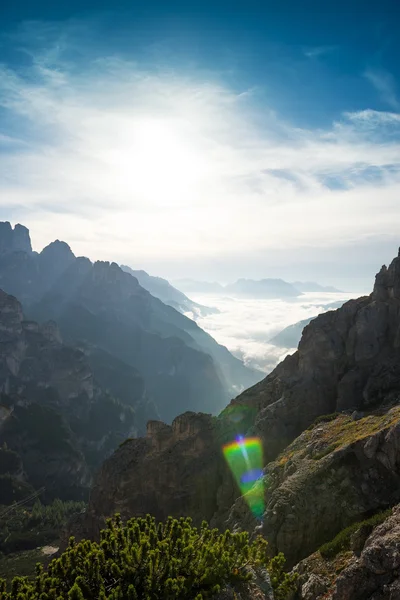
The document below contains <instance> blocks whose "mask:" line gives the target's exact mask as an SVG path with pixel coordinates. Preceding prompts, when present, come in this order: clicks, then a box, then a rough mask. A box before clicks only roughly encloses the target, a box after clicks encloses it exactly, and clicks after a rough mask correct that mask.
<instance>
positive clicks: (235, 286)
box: [225, 279, 301, 298]
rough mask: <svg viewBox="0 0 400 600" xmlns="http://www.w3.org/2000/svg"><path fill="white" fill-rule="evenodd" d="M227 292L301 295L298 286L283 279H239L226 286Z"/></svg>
mask: <svg viewBox="0 0 400 600" xmlns="http://www.w3.org/2000/svg"><path fill="white" fill-rule="evenodd" d="M225 292H226V293H228V294H233V295H234V296H246V297H249V298H294V297H296V296H301V292H299V291H298V290H297V289H296V288H294V287H293V286H292V285H291V284H290V283H287V282H286V281H283V279H260V280H254V279H238V280H237V281H236V282H235V283H231V284H230V285H227V286H225Z"/></svg>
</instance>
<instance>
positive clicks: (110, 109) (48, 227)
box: [0, 37, 400, 266]
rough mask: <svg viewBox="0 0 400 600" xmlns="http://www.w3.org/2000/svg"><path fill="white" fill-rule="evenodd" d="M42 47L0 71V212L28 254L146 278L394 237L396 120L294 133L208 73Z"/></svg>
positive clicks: (384, 117)
mask: <svg viewBox="0 0 400 600" xmlns="http://www.w3.org/2000/svg"><path fill="white" fill-rule="evenodd" d="M54 44H55V45H57V44H56V42H54ZM74 44H75V46H74V52H75V54H76V53H77V51H76V41H74ZM46 47H47V48H48V49H47V51H46V54H45V55H43V54H37V53H34V54H33V62H32V66H31V67H30V69H29V70H28V71H26V70H15V69H11V68H9V67H7V66H5V65H3V67H2V69H1V71H0V107H2V109H3V112H4V114H5V118H4V128H3V129H4V136H6V137H4V138H1V139H0V148H1V147H2V152H0V198H1V199H0V207H1V205H2V203H4V204H5V205H7V207H10V206H15V207H16V211H15V215H18V219H19V220H22V221H26V223H27V224H28V225H29V226H30V227H31V229H32V232H33V238H34V243H35V244H36V245H37V246H38V247H40V246H42V245H44V244H46V243H48V242H50V241H51V240H52V239H53V238H54V237H59V238H62V237H63V238H65V239H66V240H68V241H70V240H72V241H74V250H75V252H77V253H78V254H86V255H89V256H91V257H95V258H103V259H110V258H111V259H114V260H119V261H121V262H134V264H135V265H139V266H141V265H143V266H145V264H146V261H148V260H152V261H154V260H156V259H157V257H162V258H163V260H167V259H170V260H175V259H177V258H180V257H182V256H185V257H186V258H187V260H188V261H190V260H192V259H193V260H194V259H197V258H199V257H204V259H209V260H213V259H214V257H215V256H216V255H218V256H219V257H220V260H221V261H223V260H224V257H227V259H229V257H230V256H233V255H237V254H238V253H241V254H243V255H245V254H248V253H252V252H257V253H259V254H262V253H271V252H273V251H274V249H277V248H286V247H292V248H296V247H298V246H299V245H308V246H310V245H314V246H315V247H324V246H327V245H333V244H343V243H344V242H346V241H349V240H353V239H355V238H359V237H363V236H364V237H365V236H368V235H379V234H387V235H396V234H398V222H399V219H400V206H399V202H398V199H399V195H400V175H399V165H400V116H399V115H398V114H397V113H395V112H377V111H372V110H365V111H362V112H358V113H349V114H345V115H343V116H342V117H341V118H340V119H339V120H338V121H337V122H336V123H332V126H331V127H330V128H328V129H326V130H321V129H315V130H311V129H299V128H297V127H295V126H293V125H292V124H290V123H287V122H285V121H284V120H283V119H281V118H279V116H278V115H277V113H276V112H274V111H273V110H272V109H273V107H265V106H260V105H259V103H258V94H257V90H252V93H251V94H250V93H249V94H247V93H246V91H247V90H246V89H239V90H234V89H231V88H230V87H228V86H226V85H225V84H224V83H223V82H222V81H219V79H218V77H217V75H214V76H211V75H210V74H209V73H207V74H204V73H203V72H201V71H196V70H192V72H191V74H190V75H187V74H185V73H182V72H180V71H179V72H178V71H174V70H172V69H164V68H160V67H159V66H157V65H156V66H154V67H153V68H152V69H150V68H147V67H146V68H145V67H143V66H141V65H139V64H138V63H137V62H134V61H130V60H127V59H123V58H119V57H116V56H111V57H107V56H104V55H103V56H101V57H98V56H97V57H96V58H94V59H90V60H89V59H88V58H87V57H86V58H85V57H82V55H79V56H80V58H79V62H78V63H76V62H75V63H74V62H73V61H71V60H67V59H66V58H65V53H64V50H63V49H65V48H68V40H66V39H65V37H64V38H63V43H62V46H60V45H58V46H57V48H58V49H57V51H54V52H53V51H51V47H49V46H46ZM60 48H61V49H60ZM389 124H390V128H389V127H388V125H389ZM388 129H390V133H389V132H388ZM9 138H13V139H18V140H20V141H22V144H21V143H19V144H12V146H13V147H12V149H10V143H9ZM363 173H365V174H367V173H368V174H369V176H368V177H363ZM371 173H373V175H374V176H373V177H371ZM332 178H334V180H335V182H337V183H338V185H332ZM13 218H14V215H13V212H12V211H11V212H10V219H11V220H12V219H13Z"/></svg>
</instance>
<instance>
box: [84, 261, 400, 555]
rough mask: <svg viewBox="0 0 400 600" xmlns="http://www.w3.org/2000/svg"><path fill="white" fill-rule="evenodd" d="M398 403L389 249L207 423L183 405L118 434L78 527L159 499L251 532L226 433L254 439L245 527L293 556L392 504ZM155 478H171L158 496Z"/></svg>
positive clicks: (396, 321) (394, 277)
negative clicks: (129, 435) (259, 510)
mask: <svg viewBox="0 0 400 600" xmlns="http://www.w3.org/2000/svg"><path fill="white" fill-rule="evenodd" d="M399 401H400V255H399V257H397V258H395V259H394V260H393V262H392V263H391V265H390V267H389V268H386V267H383V268H382V270H381V272H380V273H379V274H378V275H377V276H376V281H375V286H374V290H373V293H372V294H371V295H370V296H366V297H362V298H359V299H357V300H351V301H349V302H347V303H345V304H344V305H343V306H342V307H341V308H339V309H338V310H336V311H330V312H328V313H325V314H322V315H319V316H318V317H317V318H315V319H314V320H313V321H312V322H311V323H310V324H309V325H308V326H307V327H306V328H305V330H304V332H303V336H302V339H301V342H300V344H299V349H298V351H297V352H296V353H295V354H293V355H292V356H289V357H287V358H286V359H285V360H284V361H283V362H282V363H281V364H280V365H278V367H277V368H276V369H275V370H274V371H273V372H272V373H271V374H270V375H268V377H266V378H265V379H264V380H263V381H261V382H259V383H258V384H256V385H255V386H253V387H252V388H250V389H249V390H246V391H245V392H244V393H243V394H241V395H240V396H238V397H237V398H236V399H235V400H233V401H232V402H231V403H230V404H229V406H228V407H227V408H226V409H225V410H224V411H223V412H222V413H221V415H220V416H219V417H218V419H214V420H213V419H210V417H207V415H196V414H193V413H192V414H189V413H186V414H184V415H181V416H180V417H177V418H176V419H175V420H174V422H173V424H172V426H171V427H170V426H166V425H164V424H162V423H160V422H155V423H150V424H149V428H148V431H147V437H146V438H144V439H137V440H131V441H127V443H126V444H125V445H124V446H123V447H122V448H121V449H119V450H118V451H117V452H116V453H115V454H114V455H113V456H112V457H110V459H108V460H107V461H106V462H105V464H104V465H103V468H102V470H101V471H100V473H99V475H98V477H97V479H96V485H95V487H94V488H93V491H92V494H91V500H90V504H89V511H88V514H87V516H86V517H85V518H84V519H83V522H82V523H81V526H82V527H83V528H86V530H85V531H86V534H88V533H90V532H91V535H95V533H96V528H97V527H98V524H99V523H100V522H101V521H102V519H103V518H104V517H105V516H108V515H109V514H112V512H113V511H114V510H115V508H116V506H118V507H122V512H123V514H130V515H132V514H137V513H139V512H140V511H141V510H143V507H144V506H146V505H147V500H149V502H150V504H149V506H151V510H152V512H153V513H154V514H163V511H164V507H165V506H167V507H168V510H169V511H173V514H180V513H181V512H182V511H184V512H185V514H189V515H190V516H192V517H193V518H194V519H195V520H196V522H199V521H201V520H202V518H205V517H206V518H208V519H209V520H210V521H211V523H212V524H214V525H217V526H220V527H225V526H226V523H227V522H228V523H229V525H230V526H231V527H232V528H237V527H244V528H246V529H249V530H250V531H252V530H254V529H255V527H256V525H257V522H256V521H255V519H254V518H253V516H252V514H251V513H250V512H249V509H248V506H247V503H246V502H245V500H244V499H243V498H241V497H240V492H239V490H238V488H237V487H236V484H235V483H234V481H233V478H232V476H231V474H230V472H229V470H228V468H227V466H226V464H225V462H224V459H223V455H222V452H221V446H222V445H223V444H224V443H226V442H231V441H232V440H233V439H235V437H236V436H237V435H238V434H241V435H245V436H246V435H248V436H256V437H258V438H259V440H260V441H261V442H262V445H263V449H264V461H265V465H266V466H265V469H264V475H263V481H264V483H265V498H264V501H265V511H264V515H263V519H262V526H261V527H258V529H257V531H258V532H260V531H261V532H262V533H263V534H264V535H265V537H267V539H268V540H269V541H270V545H271V548H272V550H273V551H280V550H283V551H284V552H285V553H286V554H287V556H288V558H289V564H294V563H295V562H296V561H297V560H299V559H301V558H303V557H304V556H306V554H308V553H310V552H313V551H315V550H316V549H317V548H318V546H319V545H320V544H321V543H323V542H326V541H329V540H330V539H332V537H334V536H335V535H336V534H337V533H339V532H340V531H341V529H343V527H346V526H348V525H350V524H352V523H354V522H356V521H360V520H362V519H364V518H366V517H368V516H371V514H374V513H375V512H379V511H380V510H382V509H384V508H387V507H388V506H392V505H393V504H395V503H397V502H399V501H400V485H399V484H400V481H399V474H398V473H399V465H400V415H399ZM331 413H339V414H331ZM322 416H324V417H322ZM321 417H322V418H321ZM290 444H291V445H290ZM144 465H145V469H146V479H144V478H143V476H141V475H140V473H141V469H142V468H144ZM196 465H201V468H199V467H197V466H196ZM110 473H112V477H111V478H110V475H109V474H110ZM164 480H165V481H170V482H171V485H170V487H169V488H168V492H167V491H166V492H165V493H164V495H163V498H162V500H161V499H160V500H158V498H157V495H156V493H155V490H156V489H157V485H158V482H163V481H164ZM181 482H183V483H182V484H181ZM164 489H165V490H166V489H167V488H164ZM120 490H124V492H123V493H122V492H120ZM178 498H179V502H178V500H177V499H178ZM174 507H176V509H175V508H174ZM175 510H176V512H175ZM90 523H92V526H91V525H90ZM96 523H97V525H96Z"/></svg>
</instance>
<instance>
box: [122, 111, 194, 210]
mask: <svg viewBox="0 0 400 600" xmlns="http://www.w3.org/2000/svg"><path fill="white" fill-rule="evenodd" d="M113 155H114V161H113V162H115V163H116V164H115V166H117V168H118V171H119V176H120V178H121V179H120V183H121V184H122V185H123V186H125V187H126V188H127V189H128V190H129V191H130V192H131V194H135V193H137V194H140V196H141V198H146V199H147V201H148V202H149V203H151V204H156V205H159V204H160V203H161V204H167V203H168V204H171V202H172V203H173V204H176V203H177V204H181V203H182V202H183V201H187V199H188V196H187V195H188V194H189V193H190V192H191V190H192V188H193V186H195V185H196V184H197V183H198V182H199V180H200V179H201V177H202V175H203V173H204V160H203V157H202V153H201V151H200V149H196V148H195V146H194V143H193V141H192V140H190V138H189V136H188V135H187V133H186V132H185V131H184V128H183V127H182V126H180V124H179V123H177V122H174V121H171V122H169V121H167V120H162V119H154V118H142V119H140V120H135V121H134V123H133V124H132V125H131V126H130V127H128V128H127V130H126V131H125V132H124V135H123V141H122V143H121V145H120V147H118V148H115V149H114V152H113Z"/></svg>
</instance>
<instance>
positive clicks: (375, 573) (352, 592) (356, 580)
mask: <svg viewBox="0 0 400 600" xmlns="http://www.w3.org/2000/svg"><path fill="white" fill-rule="evenodd" d="M398 598H400V506H397V507H396V508H395V509H394V511H393V514H392V515H391V516H390V517H388V518H387V519H386V521H385V522H384V523H382V525H379V526H378V527H376V529H374V531H373V532H372V534H371V535H370V536H369V538H368V539H367V541H366V543H365V546H364V548H363V551H362V553H361V556H360V558H359V559H357V558H356V556H354V559H353V560H352V562H351V564H350V565H348V566H347V568H345V569H344V570H343V571H342V572H341V574H340V575H339V577H338V579H337V581H336V583H335V587H334V590H333V595H332V600H398Z"/></svg>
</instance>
